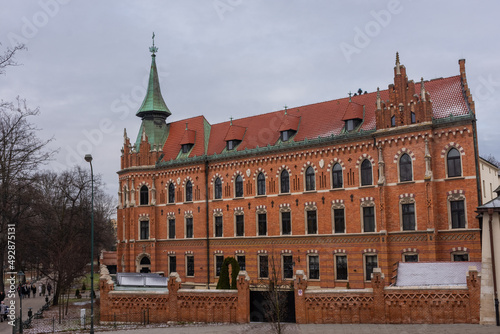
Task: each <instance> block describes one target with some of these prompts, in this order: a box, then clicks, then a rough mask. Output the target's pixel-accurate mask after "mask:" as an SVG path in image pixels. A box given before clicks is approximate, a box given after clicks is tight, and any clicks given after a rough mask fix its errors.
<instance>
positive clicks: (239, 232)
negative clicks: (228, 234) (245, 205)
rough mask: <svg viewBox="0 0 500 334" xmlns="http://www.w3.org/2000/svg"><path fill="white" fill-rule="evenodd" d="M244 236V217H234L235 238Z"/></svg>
mask: <svg viewBox="0 0 500 334" xmlns="http://www.w3.org/2000/svg"><path fill="white" fill-rule="evenodd" d="M244 235H245V216H243V215H236V236H237V237H242V236H244Z"/></svg>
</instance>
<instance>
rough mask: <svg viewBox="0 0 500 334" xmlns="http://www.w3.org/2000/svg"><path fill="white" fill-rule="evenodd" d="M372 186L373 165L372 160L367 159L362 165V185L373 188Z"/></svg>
mask: <svg viewBox="0 0 500 334" xmlns="http://www.w3.org/2000/svg"><path fill="white" fill-rule="evenodd" d="M372 184H373V180H372V163H371V162H370V160H368V159H365V160H363V162H362V163H361V185H362V186H371V185H372Z"/></svg>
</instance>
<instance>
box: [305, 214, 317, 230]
mask: <svg viewBox="0 0 500 334" xmlns="http://www.w3.org/2000/svg"><path fill="white" fill-rule="evenodd" d="M306 215H307V234H316V233H318V221H317V219H316V210H311V211H306Z"/></svg>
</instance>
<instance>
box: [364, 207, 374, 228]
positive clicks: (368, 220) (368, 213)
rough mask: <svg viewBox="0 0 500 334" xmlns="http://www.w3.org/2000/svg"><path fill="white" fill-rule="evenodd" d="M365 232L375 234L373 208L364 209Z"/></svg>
mask: <svg viewBox="0 0 500 334" xmlns="http://www.w3.org/2000/svg"><path fill="white" fill-rule="evenodd" d="M363 232H375V208H374V207H373V206H366V207H364V208H363Z"/></svg>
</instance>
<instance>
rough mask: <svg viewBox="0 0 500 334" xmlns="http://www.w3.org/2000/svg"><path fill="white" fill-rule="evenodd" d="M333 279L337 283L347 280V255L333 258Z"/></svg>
mask: <svg viewBox="0 0 500 334" xmlns="http://www.w3.org/2000/svg"><path fill="white" fill-rule="evenodd" d="M335 279H336V280H338V281H345V280H347V255H336V256H335Z"/></svg>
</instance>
